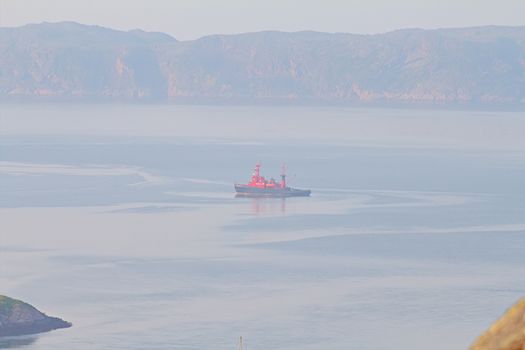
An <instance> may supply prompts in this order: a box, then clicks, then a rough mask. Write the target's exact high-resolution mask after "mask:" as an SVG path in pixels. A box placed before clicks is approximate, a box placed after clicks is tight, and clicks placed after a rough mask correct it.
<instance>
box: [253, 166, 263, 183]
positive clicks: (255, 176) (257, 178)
mask: <svg viewBox="0 0 525 350" xmlns="http://www.w3.org/2000/svg"><path fill="white" fill-rule="evenodd" d="M252 182H253V183H258V182H261V163H260V162H257V164H255V170H254V171H253V175H252Z"/></svg>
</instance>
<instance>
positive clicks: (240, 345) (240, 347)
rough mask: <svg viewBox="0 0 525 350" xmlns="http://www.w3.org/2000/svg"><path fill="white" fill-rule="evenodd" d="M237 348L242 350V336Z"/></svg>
mask: <svg viewBox="0 0 525 350" xmlns="http://www.w3.org/2000/svg"><path fill="white" fill-rule="evenodd" d="M239 350H243V346H242V336H241V337H240V338H239Z"/></svg>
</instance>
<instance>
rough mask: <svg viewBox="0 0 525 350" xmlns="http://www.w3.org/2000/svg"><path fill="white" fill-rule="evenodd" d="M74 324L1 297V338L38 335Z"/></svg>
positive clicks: (25, 304) (22, 303)
mask: <svg viewBox="0 0 525 350" xmlns="http://www.w3.org/2000/svg"><path fill="white" fill-rule="evenodd" d="M71 326H72V324H71V323H69V322H66V321H64V320H61V319H60V318H56V317H50V316H47V315H46V314H44V313H42V312H40V311H38V310H37V309H36V308H35V307H33V306H31V305H29V304H27V303H24V302H23V301H20V300H16V299H12V298H9V297H6V296H3V295H0V337H6V336H16V335H26V334H36V333H42V332H49V331H52V330H55V329H59V328H68V327H71Z"/></svg>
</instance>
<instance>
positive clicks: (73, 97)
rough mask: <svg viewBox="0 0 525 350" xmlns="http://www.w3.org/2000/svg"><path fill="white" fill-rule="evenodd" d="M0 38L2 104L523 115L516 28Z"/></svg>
mask: <svg viewBox="0 0 525 350" xmlns="http://www.w3.org/2000/svg"><path fill="white" fill-rule="evenodd" d="M0 38H1V40H0V62H2V65H1V67H0V76H1V77H2V79H0V100H1V101H15V102H16V101H22V102H26V101H46V102H51V101H66V102H147V103H189V104H284V105H290V104H303V105H304V104H316V105H358V106H368V105H380V106H423V107H424V106H452V107H460V108H463V107H464V108H469V106H473V107H474V108H485V107H486V108H499V107H502V108H505V109H506V108H511V109H514V108H518V109H523V108H525V64H523V57H525V26H518V27H504V26H482V27H471V28H451V29H436V30H422V29H404V30H398V31H393V32H389V33H384V34H376V35H357V34H347V33H320V32H311V31H303V32H294V33H287V32H276V31H266V32H257V33H245V34H237V35H211V36H206V37H203V38H200V39H198V40H193V41H178V40H176V39H175V38H173V37H171V36H169V35H167V34H164V33H153V32H144V31H142V30H132V31H128V32H125V31H118V30H113V29H109V28H104V27H99V26H92V25H83V24H79V23H74V22H61V23H40V24H30V25H25V26H23V27H17V28H7V27H3V28H0Z"/></svg>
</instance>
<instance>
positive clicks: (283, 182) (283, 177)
mask: <svg viewBox="0 0 525 350" xmlns="http://www.w3.org/2000/svg"><path fill="white" fill-rule="evenodd" d="M281 188H286V165H285V164H284V163H283V165H282V166H281Z"/></svg>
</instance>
